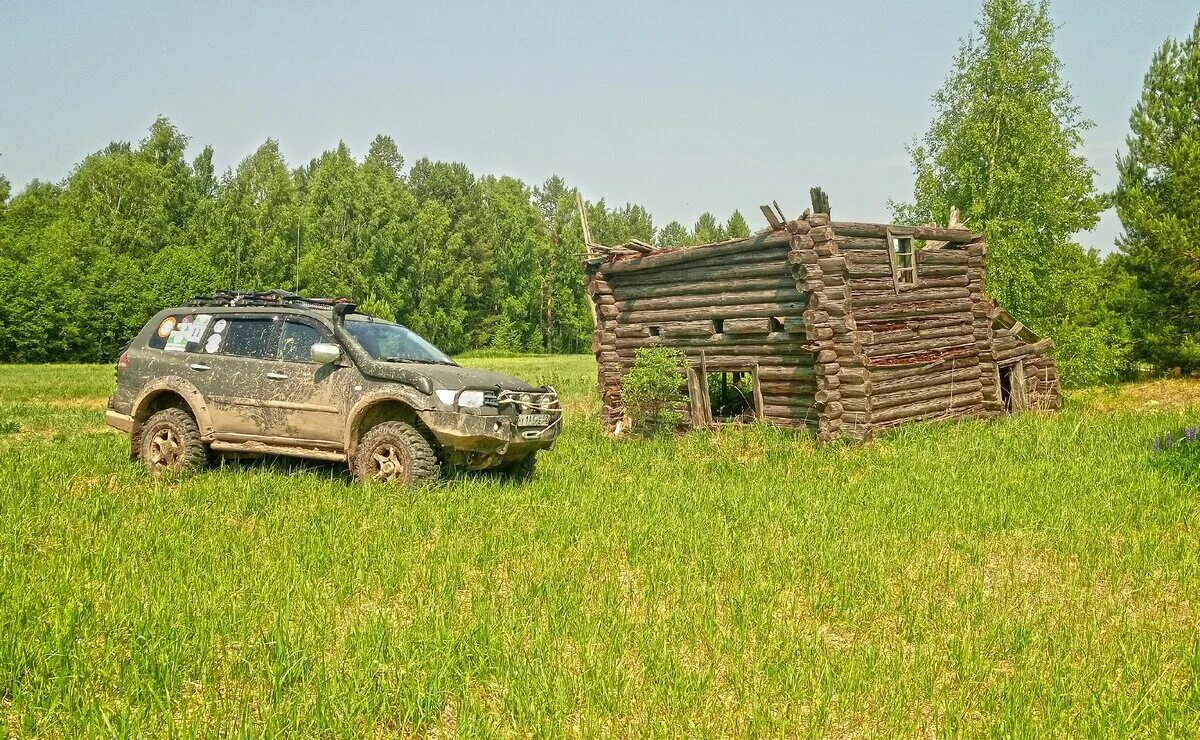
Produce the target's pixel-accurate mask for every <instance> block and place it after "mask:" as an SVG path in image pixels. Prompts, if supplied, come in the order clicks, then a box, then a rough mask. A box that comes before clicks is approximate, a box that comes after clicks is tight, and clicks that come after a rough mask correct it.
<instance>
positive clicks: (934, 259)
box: [917, 249, 971, 272]
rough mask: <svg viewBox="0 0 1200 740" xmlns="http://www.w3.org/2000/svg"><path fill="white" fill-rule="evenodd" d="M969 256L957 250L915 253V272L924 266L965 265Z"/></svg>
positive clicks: (933, 250)
mask: <svg viewBox="0 0 1200 740" xmlns="http://www.w3.org/2000/svg"><path fill="white" fill-rule="evenodd" d="M970 259H971V256H970V255H969V254H967V253H966V252H964V251H962V250H959V249H932V250H921V251H919V252H917V272H920V271H921V268H922V267H924V266H926V265H930V266H932V265H966V264H967V262H968V261H969V260H970Z"/></svg>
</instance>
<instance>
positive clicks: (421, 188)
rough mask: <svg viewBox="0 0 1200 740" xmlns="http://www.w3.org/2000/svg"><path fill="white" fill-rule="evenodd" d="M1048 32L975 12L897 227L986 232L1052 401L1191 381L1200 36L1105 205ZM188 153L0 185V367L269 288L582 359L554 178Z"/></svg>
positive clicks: (1151, 74) (1195, 360)
mask: <svg viewBox="0 0 1200 740" xmlns="http://www.w3.org/2000/svg"><path fill="white" fill-rule="evenodd" d="M1054 33H1055V26H1054V24H1053V23H1052V21H1051V20H1050V17H1049V5H1048V2H1047V0H983V3H982V7H981V11H980V15H979V18H978V20H977V22H976V27H975V29H974V31H973V32H972V33H971V34H970V35H969V36H968V37H967V38H966V39H965V40H964V41H963V42H962V44H961V46H960V48H959V51H958V54H957V55H956V56H955V58H954V60H953V66H952V69H951V72H950V74H949V76H948V77H947V79H946V81H945V83H944V85H943V86H942V87H941V88H940V89H939V90H938V91H937V92H936V93H935V94H934V96H933V103H934V108H935V117H934V120H933V121H932V122H931V124H930V127H929V130H928V131H927V132H926V134H925V135H924V136H923V137H922V138H921V139H920V140H918V141H916V142H915V143H914V144H913V146H912V147H911V148H910V154H911V157H912V164H913V170H914V174H915V186H914V192H913V197H912V198H911V199H906V200H904V201H900V202H893V203H892V209H893V213H894V217H895V219H896V221H897V222H900V223H917V224H924V223H937V224H943V225H945V224H947V221H948V217H949V214H950V211H951V209H952V208H953V209H957V210H958V211H959V212H960V213H961V215H962V219H963V221H964V222H965V224H966V225H967V226H968V227H970V228H972V229H976V230H980V231H982V232H984V233H985V234H986V235H987V237H988V240H989V255H990V259H989V272H988V277H987V289H988V292H989V294H990V295H991V296H992V297H994V298H996V299H998V300H999V301H1000V302H1001V303H1002V304H1003V305H1004V306H1005V307H1006V308H1008V309H1009V311H1010V313H1012V314H1013V315H1015V316H1016V317H1017V318H1019V319H1020V320H1021V321H1022V322H1024V323H1025V324H1026V325H1028V326H1030V327H1031V328H1033V329H1034V330H1035V331H1038V332H1040V333H1042V334H1044V335H1047V336H1050V337H1052V338H1053V339H1054V340H1055V341H1056V343H1057V356H1058V359H1059V363H1060V368H1061V371H1062V375H1063V377H1064V379H1065V380H1066V381H1067V382H1069V383H1072V384H1076V385H1083V384H1091V383H1097V382H1104V381H1109V380H1115V379H1118V378H1120V377H1122V376H1126V375H1129V374H1131V373H1132V372H1133V371H1134V370H1135V369H1136V368H1138V367H1147V366H1149V367H1153V368H1157V369H1160V370H1161V369H1167V368H1173V367H1179V368H1182V369H1184V370H1196V369H1200V116H1197V114H1196V111H1197V110H1200V21H1198V23H1197V25H1196V27H1195V28H1194V29H1193V30H1192V33H1191V35H1190V36H1189V37H1187V38H1186V39H1184V40H1174V39H1172V40H1168V41H1166V42H1164V44H1163V45H1162V47H1161V48H1160V49H1159V50H1158V52H1157V53H1156V54H1155V55H1154V59H1153V62H1152V64H1151V67H1150V69H1149V71H1148V72H1147V73H1146V77H1145V83H1144V90H1143V93H1142V95H1141V98H1140V99H1139V101H1138V102H1137V104H1136V106H1135V107H1134V109H1133V112H1132V115H1131V118H1130V133H1129V136H1128V138H1127V141H1126V146H1125V151H1124V153H1122V154H1120V155H1119V157H1118V168H1119V172H1120V185H1119V187H1118V188H1117V189H1116V191H1115V192H1112V193H1106V192H1100V191H1098V190H1097V188H1096V186H1095V174H1096V173H1095V170H1093V169H1092V167H1091V166H1090V165H1089V163H1088V162H1087V160H1086V159H1085V158H1084V157H1083V156H1082V155H1081V154H1080V149H1081V147H1082V142H1083V134H1084V133H1085V132H1086V131H1087V129H1088V128H1089V127H1090V126H1091V125H1092V124H1091V122H1090V121H1088V120H1087V119H1086V117H1085V116H1084V115H1083V112H1082V111H1081V110H1080V109H1079V107H1078V106H1077V105H1076V104H1075V102H1074V98H1073V96H1072V94H1071V91H1070V88H1069V86H1068V85H1067V84H1066V83H1065V81H1064V80H1063V78H1062V69H1061V67H1062V65H1061V62H1060V61H1059V59H1058V57H1057V55H1056V53H1055V50H1054ZM188 144H189V140H188V138H187V137H186V136H185V135H184V134H183V133H182V132H181V131H179V129H178V128H177V127H176V126H174V125H173V124H172V123H171V121H169V120H168V119H166V118H159V119H158V120H156V121H155V122H154V123H153V124H152V125H151V126H150V128H149V131H148V133H147V135H146V137H145V138H144V139H142V140H141V141H140V142H139V143H138V144H137V145H136V146H134V145H133V144H130V143H124V142H118V143H113V144H110V145H109V146H107V147H105V148H104V149H102V150H100V151H98V152H96V153H95V154H93V155H91V156H89V157H87V158H85V159H84V160H83V161H82V162H81V163H79V164H78V165H77V166H76V167H75V168H74V170H73V171H72V172H71V173H70V175H69V176H68V177H66V178H65V179H64V180H63V181H61V182H59V183H48V182H40V181H34V182H32V183H30V184H29V185H28V186H27V187H25V188H24V189H23V190H22V191H21V192H20V193H19V194H16V195H15V196H13V195H12V194H11V193H10V188H9V183H8V181H7V180H4V179H3V177H0V361H3V362H47V361H72V362H106V361H111V360H112V359H113V357H115V355H116V354H117V352H118V351H119V348H120V347H121V345H122V344H123V343H124V342H125V341H127V340H128V339H129V337H131V336H132V335H133V334H134V333H135V332H136V331H137V330H138V329H139V328H140V326H141V325H142V323H143V322H144V321H145V320H146V318H147V317H148V316H149V315H150V314H152V313H153V312H154V311H156V310H157V309H158V308H160V307H162V306H164V305H168V304H172V303H176V302H179V301H182V300H185V299H187V298H188V297H190V296H192V295H195V294H197V293H205V292H211V291H213V290H217V289H223V288H237V289H243V290H260V289H269V288H276V287H283V288H288V289H297V290H299V291H300V292H303V293H305V294H311V295H331V296H352V297H354V298H355V299H356V301H357V302H358V303H359V304H360V305H361V306H362V307H363V308H364V310H366V311H369V312H371V313H374V314H376V315H379V316H383V317H386V318H390V319H395V320H398V321H400V322H402V323H405V324H406V325H408V326H410V327H412V328H413V329H414V330H416V331H418V332H419V333H421V334H423V335H425V336H426V337H428V338H429V339H430V340H431V341H433V342H434V343H436V344H438V345H439V346H441V347H442V348H443V349H445V350H446V351H448V352H451V353H455V352H461V351H463V350H467V349H478V348H492V349H497V350H504V351H514V352H566V353H571V352H584V351H587V349H588V347H589V344H590V334H591V330H592V319H591V315H590V309H589V304H588V301H587V297H586V296H585V295H584V292H583V280H582V277H581V274H580V261H581V259H582V258H583V237H582V231H581V227H580V219H579V214H578V213H577V212H576V211H577V205H576V203H577V200H576V191H575V189H574V188H572V187H570V186H569V185H568V184H567V183H566V182H565V181H564V180H563V179H562V178H560V177H551V178H549V179H547V180H546V181H545V182H543V183H541V184H538V185H534V186H530V185H528V184H526V183H524V182H522V181H520V180H518V179H515V178H511V177H496V176H492V175H485V176H478V175H475V174H473V173H472V172H471V171H470V170H469V169H468V168H467V167H466V166H465V165H463V164H460V163H451V162H437V161H432V160H430V159H420V160H418V161H416V162H415V163H413V164H412V165H411V166H406V163H405V159H404V157H403V155H402V154H401V152H400V151H399V149H398V147H397V145H396V143H395V141H394V140H392V139H391V138H390V137H387V136H382V135H381V136H379V137H377V138H376V139H375V140H374V141H372V142H371V145H370V147H369V149H368V151H367V153H366V154H365V156H362V157H361V158H356V157H355V156H354V155H352V153H351V152H350V151H349V149H348V148H347V147H346V146H345V145H339V146H338V147H337V148H335V149H332V150H330V151H327V152H324V153H323V154H321V156H319V157H317V158H315V159H313V160H311V161H310V162H308V163H307V164H305V165H302V166H299V167H295V168H293V167H290V166H289V165H288V163H287V162H286V161H285V160H284V158H283V156H282V155H281V154H280V150H279V146H278V144H277V142H275V141H274V140H268V141H267V142H266V143H264V144H263V145H262V146H261V147H259V149H258V150H257V151H256V152H254V153H253V154H252V155H250V156H249V157H247V158H246V159H245V160H243V161H242V162H241V163H240V164H238V166H237V167H236V168H233V169H231V170H229V171H226V172H225V173H223V174H221V175H219V176H218V174H217V173H216V171H215V170H214V167H213V151H212V149H211V147H205V148H204V149H202V150H201V151H200V153H199V154H198V155H197V156H196V157H195V158H194V159H192V160H191V161H188V159H187V158H186V157H185V151H186V150H187V147H188ZM847 166H853V163H852V162H848V163H847ZM1112 206H1115V207H1116V209H1117V213H1118V214H1119V216H1120V218H1121V221H1122V223H1123V225H1124V232H1123V234H1122V236H1121V237H1120V239H1119V240H1118V244H1117V245H1116V246H1117V248H1118V249H1117V251H1115V252H1114V253H1113V254H1111V255H1109V256H1108V257H1107V258H1102V257H1101V255H1099V254H1098V253H1097V252H1095V251H1089V250H1085V249H1083V248H1082V247H1081V246H1080V245H1079V244H1078V243H1077V241H1076V240H1075V236H1074V235H1075V234H1077V233H1078V232H1080V231H1083V230H1088V229H1091V228H1092V227H1094V226H1095V224H1096V223H1097V220H1098V218H1099V214H1100V213H1101V212H1102V211H1103V210H1105V209H1106V208H1109V207H1112ZM586 208H587V209H588V221H589V225H590V226H591V229H592V234H593V237H594V238H595V239H596V240H597V241H600V242H602V243H605V244H620V243H623V242H626V241H628V240H629V239H640V240H642V241H647V242H652V243H656V244H658V245H660V246H666V247H672V246H683V245H688V244H697V243H706V242H711V241H718V240H721V239H725V238H729V237H737V236H746V235H748V234H749V232H750V229H749V226H748V224H747V223H746V220H745V218H743V217H742V215H741V214H740V213H737V212H734V213H733V214H732V215H731V216H730V217H729V218H728V219H727V220H724V221H722V220H718V219H717V218H716V217H715V216H713V215H712V214H709V213H705V214H703V215H701V216H700V218H699V219H698V220H697V222H696V223H695V224H694V225H693V227H692V228H687V227H685V226H683V225H682V224H679V223H677V222H672V223H669V224H666V225H665V226H662V227H661V228H656V226H655V223H654V219H653V218H652V216H651V214H650V213H649V212H648V211H647V210H646V209H645V208H644V207H642V206H640V205H637V204H632V203H630V204H625V205H623V206H620V207H612V206H609V205H607V204H606V203H605V201H604V200H600V201H598V202H594V203H588V204H586ZM834 209H835V210H836V198H835V203H834Z"/></svg>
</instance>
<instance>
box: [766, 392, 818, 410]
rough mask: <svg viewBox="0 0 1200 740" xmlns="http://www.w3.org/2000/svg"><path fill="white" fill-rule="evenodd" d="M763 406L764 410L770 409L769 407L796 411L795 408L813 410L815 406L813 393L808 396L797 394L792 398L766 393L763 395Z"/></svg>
mask: <svg viewBox="0 0 1200 740" xmlns="http://www.w3.org/2000/svg"><path fill="white" fill-rule="evenodd" d="M762 405H763V407H764V408H766V407H769V406H778V407H784V406H786V407H789V408H794V409H795V408H801V409H811V408H812V407H813V405H814V404H813V397H812V394H811V393H809V394H808V395H802V394H795V395H792V396H778V395H768V394H766V393H763V397H762Z"/></svg>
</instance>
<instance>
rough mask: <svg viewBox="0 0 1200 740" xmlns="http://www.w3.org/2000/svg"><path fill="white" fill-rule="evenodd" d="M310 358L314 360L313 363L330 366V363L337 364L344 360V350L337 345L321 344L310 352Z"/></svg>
mask: <svg viewBox="0 0 1200 740" xmlns="http://www.w3.org/2000/svg"><path fill="white" fill-rule="evenodd" d="M308 356H309V357H310V358H312V361H313V362H319V363H321V364H322V365H328V364H330V363H333V362H337V361H338V360H340V359H341V358H342V348H341V347H339V346H337V345H336V344H329V343H327V342H319V343H317V344H314V345H313V346H312V349H310V350H309V351H308Z"/></svg>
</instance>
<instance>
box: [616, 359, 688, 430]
mask: <svg viewBox="0 0 1200 740" xmlns="http://www.w3.org/2000/svg"><path fill="white" fill-rule="evenodd" d="M685 367H687V357H686V356H685V355H684V354H683V353H682V352H680V351H679V350H677V349H667V348H664V347H655V348H651V349H639V350H638V351H637V354H636V355H635V357H634V361H633V367H632V368H631V369H630V370H629V372H628V373H627V374H626V375H625V379H624V380H622V381H621V398H622V399H623V400H624V402H625V413H626V415H627V416H628V417H629V420H630V423H631V425H632V428H633V430H634V432H636V433H637V434H641V435H645V436H649V435H654V434H660V433H663V432H671V431H674V430H675V429H677V428H678V427H679V425H680V424H681V423H682V422H683V416H682V414H680V413H679V409H678V408H676V406H677V404H679V403H680V402H682V401H686V400H687V395H686V394H685V393H684V392H683V390H682V387H683V379H682V374H683V370H684V368H685Z"/></svg>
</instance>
